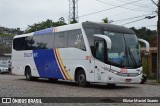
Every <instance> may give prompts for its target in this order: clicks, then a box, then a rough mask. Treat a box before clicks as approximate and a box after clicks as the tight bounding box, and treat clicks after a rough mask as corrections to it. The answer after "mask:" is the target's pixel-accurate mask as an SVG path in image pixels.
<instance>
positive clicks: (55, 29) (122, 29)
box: [14, 22, 135, 38]
mask: <svg viewBox="0 0 160 106" xmlns="http://www.w3.org/2000/svg"><path fill="white" fill-rule="evenodd" d="M82 26H83V27H84V28H87V27H90V28H101V29H104V30H107V31H111V32H118V33H126V34H135V33H134V31H132V30H131V29H128V28H126V27H123V26H118V25H113V24H107V23H98V22H97V23H96V22H82V23H76V24H70V25H64V26H59V27H52V28H47V29H43V30H39V31H35V32H32V33H28V34H23V35H17V36H15V37H14V38H19V37H26V36H32V35H42V34H49V33H54V32H62V31H67V30H74V29H80V28H82Z"/></svg>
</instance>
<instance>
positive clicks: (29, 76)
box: [25, 67, 32, 81]
mask: <svg viewBox="0 0 160 106" xmlns="http://www.w3.org/2000/svg"><path fill="white" fill-rule="evenodd" d="M25 76H26V80H28V81H31V80H32V75H31V69H30V67H27V68H26V70H25Z"/></svg>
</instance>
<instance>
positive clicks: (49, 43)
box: [42, 34, 54, 49]
mask: <svg viewBox="0 0 160 106" xmlns="http://www.w3.org/2000/svg"><path fill="white" fill-rule="evenodd" d="M42 42H43V44H44V45H45V46H44V48H43V49H51V48H53V43H54V34H48V35H43V36H42Z"/></svg>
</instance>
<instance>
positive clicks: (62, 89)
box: [0, 75, 160, 106]
mask: <svg viewBox="0 0 160 106" xmlns="http://www.w3.org/2000/svg"><path fill="white" fill-rule="evenodd" d="M155 96H157V97H160V85H153V84H143V85H141V84H118V85H117V86H116V87H108V86H106V85H105V84H100V85H97V84H96V85H95V84H92V85H91V86H90V87H87V88H83V87H79V86H77V85H76V84H75V83H73V82H65V81H58V82H50V81H48V80H45V79H41V80H37V81H26V80H25V77H24V76H16V75H0V97H155ZM61 105H63V104H61ZM70 105H71V104H70ZM79 105H80V106H81V104H79ZM86 105H87V104H86ZM92 105H93V104H92ZM94 105H95V104H94ZM101 105H104V106H105V105H106V104H101ZM112 105H116V106H117V104H112ZM119 105H122V106H129V105H131V104H119ZM135 105H136V106H139V105H140V106H143V105H148V106H150V104H134V105H133V106H135ZM154 105H157V106H159V104H154Z"/></svg>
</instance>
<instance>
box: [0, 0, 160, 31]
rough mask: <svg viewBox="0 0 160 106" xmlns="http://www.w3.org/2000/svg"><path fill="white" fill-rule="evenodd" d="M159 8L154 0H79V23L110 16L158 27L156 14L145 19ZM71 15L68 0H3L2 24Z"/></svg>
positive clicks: (114, 19) (129, 24)
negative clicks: (152, 0)
mask: <svg viewBox="0 0 160 106" xmlns="http://www.w3.org/2000/svg"><path fill="white" fill-rule="evenodd" d="M154 1H155V2H156V3H157V1H158V0H154ZM102 10H103V11H102ZM156 10H157V7H156V5H154V4H153V3H152V2H151V0H78V16H79V22H85V21H92V22H102V19H104V18H106V17H108V19H109V20H110V22H112V24H116V25H123V26H125V27H128V28H130V27H135V28H141V27H147V28H149V29H151V30H156V25H157V19H158V18H157V17H155V18H152V19H144V18H145V17H146V16H157V14H156V12H155V11H156ZM92 13H93V14H92ZM68 16H69V0H0V26H3V27H8V28H21V30H25V29H27V26H28V25H33V24H34V23H38V22H42V21H46V20H47V19H50V20H53V21H58V20H59V18H60V17H64V18H65V20H66V22H67V23H68ZM134 17H137V18H134ZM118 20H119V21H118Z"/></svg>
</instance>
